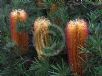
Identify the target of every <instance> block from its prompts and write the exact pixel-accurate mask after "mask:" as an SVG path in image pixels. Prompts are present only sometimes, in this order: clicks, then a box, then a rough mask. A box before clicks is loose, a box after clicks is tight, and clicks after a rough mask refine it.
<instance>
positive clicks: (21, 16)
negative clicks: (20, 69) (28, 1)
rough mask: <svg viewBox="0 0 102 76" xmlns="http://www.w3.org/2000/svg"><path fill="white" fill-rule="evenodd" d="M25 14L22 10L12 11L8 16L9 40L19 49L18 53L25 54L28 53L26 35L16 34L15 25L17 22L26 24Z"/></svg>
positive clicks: (24, 33)
mask: <svg viewBox="0 0 102 76" xmlns="http://www.w3.org/2000/svg"><path fill="white" fill-rule="evenodd" d="M26 20H27V13H26V12H25V11H24V10H21V9H19V10H13V11H12V12H11V14H10V23H11V39H12V41H14V42H15V43H16V45H17V46H18V47H19V48H20V53H21V54H22V55H23V54H26V53H27V51H28V43H29V42H28V39H29V37H28V33H27V32H25V31H21V32H18V31H17V24H18V23H19V22H23V23H24V22H26Z"/></svg>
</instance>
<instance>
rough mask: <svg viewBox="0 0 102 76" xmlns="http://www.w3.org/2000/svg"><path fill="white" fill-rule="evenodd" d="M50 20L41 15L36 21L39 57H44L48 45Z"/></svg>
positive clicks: (35, 32)
mask: <svg viewBox="0 0 102 76" xmlns="http://www.w3.org/2000/svg"><path fill="white" fill-rule="evenodd" d="M50 24H51V23H50V21H49V20H48V19H47V18H44V17H39V18H37V19H36V20H35V22H34V33H33V34H34V43H35V48H36V51H37V54H38V58H39V59H43V58H44V54H43V53H44V52H43V50H44V48H46V47H47V46H48V41H49V34H48V33H49V31H48V27H49V25H50Z"/></svg>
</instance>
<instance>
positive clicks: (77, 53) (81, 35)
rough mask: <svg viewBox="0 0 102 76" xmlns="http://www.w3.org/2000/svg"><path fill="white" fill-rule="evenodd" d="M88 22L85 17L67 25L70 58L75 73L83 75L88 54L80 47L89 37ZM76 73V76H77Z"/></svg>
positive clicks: (79, 75)
mask: <svg viewBox="0 0 102 76" xmlns="http://www.w3.org/2000/svg"><path fill="white" fill-rule="evenodd" d="M87 25H88V24H87V22H86V21H85V20H83V19H76V20H73V21H69V22H68V24H67V27H66V30H65V32H66V44H67V48H68V52H67V54H68V59H69V63H70V66H71V69H72V71H73V73H74V75H75V74H76V75H78V76H83V72H84V63H85V60H86V54H84V53H82V51H81V50H80V47H84V46H85V42H86V40H87V38H88V33H89V32H88V26H87ZM76 75H75V76H76Z"/></svg>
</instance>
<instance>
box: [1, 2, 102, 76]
mask: <svg viewBox="0 0 102 76" xmlns="http://www.w3.org/2000/svg"><path fill="white" fill-rule="evenodd" d="M2 1H3V5H2V15H1V14H0V32H1V33H0V40H1V42H0V76H71V75H72V73H71V71H70V68H69V66H68V65H69V64H68V63H66V62H67V60H65V59H66V58H65V59H63V60H61V59H59V58H56V59H57V60H56V63H52V62H50V58H49V59H47V60H42V61H40V60H37V59H36V60H35V59H34V57H35V54H34V53H32V54H34V56H33V57H31V54H28V55H25V56H21V55H20V54H19V53H18V51H19V48H18V47H17V46H16V45H15V43H14V42H12V41H11V39H10V21H9V15H10V11H11V10H12V9H19V8H20V9H24V10H25V11H27V13H28V16H29V17H28V22H27V23H26V25H25V27H18V30H20V29H22V28H26V30H27V31H28V32H30V31H31V30H32V25H33V22H34V20H35V19H36V17H40V16H47V17H48V18H49V19H50V20H51V21H52V22H54V21H55V20H54V19H55V18H58V19H61V20H62V23H60V24H59V25H58V26H59V27H61V28H62V30H63V31H64V29H65V27H66V23H67V21H69V20H70V19H74V18H76V17H81V18H85V19H87V20H88V23H89V26H88V27H89V31H90V37H89V39H88V40H87V43H86V44H87V45H86V47H84V48H81V49H82V50H83V51H84V52H86V53H87V55H88V58H89V59H88V60H87V61H86V64H85V76H102V21H101V20H102V9H100V10H99V9H96V6H95V9H94V7H92V6H94V5H99V4H101V2H100V1H101V0H82V3H80V2H79V3H76V2H74V3H73V2H71V1H74V0H71V1H70V0H69V2H66V3H65V4H64V3H63V4H62V3H60V1H59V0H58V1H57V0H55V1H56V2H54V0H44V1H45V3H46V4H47V6H46V8H47V9H46V10H47V11H45V10H42V9H40V8H38V7H37V4H36V2H35V0H12V1H11V0H2ZM48 1H50V2H48ZM53 3H58V5H59V9H58V10H57V11H56V12H55V13H53V14H49V9H50V7H51V4H53ZM48 4H49V5H48ZM89 5H90V6H91V5H92V6H91V7H89ZM44 9H45V8H44ZM45 13H47V14H45ZM18 25H20V24H18ZM52 30H53V31H56V30H55V29H52ZM57 35H58V36H57V37H56V36H55V38H54V39H53V41H56V40H57V42H56V44H57V48H58V47H60V46H61V45H60V44H59V43H61V40H60V39H61V38H60V39H59V37H60V34H58V33H57ZM45 49H46V48H45ZM64 49H65V46H64ZM49 50H50V49H49ZM30 51H31V50H30ZM33 51H35V50H34V49H33ZM45 51H46V50H45ZM51 51H52V50H51ZM53 51H55V50H53ZM62 52H64V51H62ZM62 52H61V53H60V54H59V55H57V56H60V57H62ZM57 56H56V57H57ZM35 58H37V57H35ZM51 58H52V57H51ZM54 59H55V58H53V59H52V60H54ZM59 62H60V63H59ZM26 66H27V67H26Z"/></svg>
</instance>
